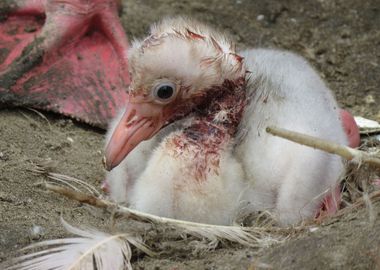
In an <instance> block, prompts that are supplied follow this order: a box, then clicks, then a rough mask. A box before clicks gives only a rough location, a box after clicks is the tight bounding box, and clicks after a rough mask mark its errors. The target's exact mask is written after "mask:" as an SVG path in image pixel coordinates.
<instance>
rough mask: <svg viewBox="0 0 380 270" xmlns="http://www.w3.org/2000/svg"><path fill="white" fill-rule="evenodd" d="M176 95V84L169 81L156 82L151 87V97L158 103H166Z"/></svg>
mask: <svg viewBox="0 0 380 270" xmlns="http://www.w3.org/2000/svg"><path fill="white" fill-rule="evenodd" d="M175 96H176V85H175V84H174V83H171V82H164V83H160V84H157V85H156V86H155V87H154V88H153V97H154V99H155V100H156V101H158V102H160V103H168V102H170V101H172V100H173V99H174V97H175Z"/></svg>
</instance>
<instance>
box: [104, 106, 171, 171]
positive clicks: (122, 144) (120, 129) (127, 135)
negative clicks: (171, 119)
mask: <svg viewBox="0 0 380 270" xmlns="http://www.w3.org/2000/svg"><path fill="white" fill-rule="evenodd" d="M164 118H165V117H164V116H163V106H161V105H158V104H154V103H151V102H136V103H134V102H131V101H130V102H129V103H128V104H127V109H126V110H125V113H124V115H123V116H122V118H121V120H120V122H119V123H118V124H117V126H116V129H115V130H114V132H113V134H112V137H111V140H110V141H109V143H108V145H107V147H106V151H105V162H104V163H105V167H106V169H107V170H108V171H110V170H112V169H113V168H114V167H116V166H117V165H119V164H120V162H121V161H123V159H124V158H125V157H126V156H127V155H128V154H129V152H131V151H132V150H133V149H134V148H135V147H136V146H137V145H138V144H139V143H140V142H141V141H144V140H147V139H150V138H151V137H152V136H153V135H154V134H156V133H157V132H158V131H159V130H160V129H161V127H162V126H163V125H164V123H165V121H166V120H165V119H164Z"/></svg>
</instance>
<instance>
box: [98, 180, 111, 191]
mask: <svg viewBox="0 0 380 270" xmlns="http://www.w3.org/2000/svg"><path fill="white" fill-rule="evenodd" d="M100 189H101V190H103V191H104V192H105V193H109V192H110V184H109V183H108V180H107V179H104V180H103V181H102V183H101V185H100Z"/></svg>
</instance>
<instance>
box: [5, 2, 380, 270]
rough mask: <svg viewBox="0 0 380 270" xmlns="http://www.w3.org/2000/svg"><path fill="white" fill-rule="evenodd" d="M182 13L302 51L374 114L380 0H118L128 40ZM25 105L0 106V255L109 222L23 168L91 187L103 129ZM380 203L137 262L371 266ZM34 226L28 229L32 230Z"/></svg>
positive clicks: (341, 93)
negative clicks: (280, 232) (245, 240)
mask: <svg viewBox="0 0 380 270" xmlns="http://www.w3.org/2000/svg"><path fill="white" fill-rule="evenodd" d="M180 14H183V15H190V16H194V17H196V18H197V19H200V20H203V21H205V22H208V23H210V24H212V25H214V26H217V27H219V28H220V29H224V30H225V31H227V32H228V33H230V34H231V35H232V36H233V37H234V38H235V39H236V40H237V41H238V43H239V44H240V46H241V47H244V46H247V47H249V46H255V47H276V48H283V49H289V50H292V51H295V52H297V53H299V54H301V55H303V56H304V57H306V58H307V59H308V60H309V61H310V62H311V63H312V65H313V66H314V67H315V68H316V69H317V70H318V71H319V73H320V74H321V75H322V76H323V77H324V79H325V80H326V81H327V83H328V84H329V85H330V87H331V88H332V90H333V91H334V92H335V93H336V96H337V99H338V101H339V103H340V105H341V106H342V107H344V108H348V109H349V110H351V111H352V112H353V113H354V114H355V115H361V116H364V117H367V118H371V119H374V120H377V121H380V106H379V103H380V76H379V74H380V50H379V48H380V27H379V25H380V1H378V0H373V1H356V0H346V1H343V0H341V1H323V0H320V1H301V0H294V1H271V0H269V1H248V0H246V1H244V0H236V1H227V0H215V1H190V0H189V1H174V0H173V1H169V0H160V1H153V0H140V1H124V12H123V14H122V20H123V24H124V26H125V28H126V31H127V33H128V35H129V37H130V38H131V39H132V38H133V37H142V36H143V34H144V33H145V32H146V30H147V29H148V26H149V24H150V23H152V22H154V21H156V20H158V19H160V18H162V17H163V16H170V15H180ZM43 114H44V115H45V116H46V117H47V118H46V119H45V118H44V117H42V116H41V115H39V114H37V113H36V112H34V111H29V110H25V109H12V110H7V109H3V110H0V262H1V261H4V260H6V259H8V258H10V257H11V256H13V255H14V252H15V251H16V250H17V249H19V248H21V247H24V246H25V245H27V244H29V243H33V242H36V241H39V240H42V239H52V238H56V237H63V236H66V233H65V232H64V230H63V229H62V226H61V225H60V216H61V215H63V216H64V217H65V219H66V220H67V221H68V222H71V223H73V224H92V225H94V226H95V225H96V226H97V227H100V228H103V227H108V223H109V220H108V219H107V217H103V218H102V217H99V215H97V214H96V213H94V212H93V211H91V210H89V209H88V208H87V207H86V206H84V205H82V204H79V203H76V202H73V201H69V200H67V199H65V198H63V197H60V196H58V195H56V194H52V193H48V192H46V191H45V190H44V189H43V188H41V187H40V186H39V185H38V183H39V182H41V181H43V180H44V179H45V177H43V176H41V175H36V174H33V173H32V172H30V171H29V170H28V169H30V168H33V164H34V163H36V162H46V160H47V159H51V160H52V161H54V162H55V164H54V165H53V166H54V168H55V170H56V171H58V172H60V173H64V174H67V175H72V176H76V177H78V178H80V179H83V180H86V181H88V182H89V183H91V184H93V185H95V186H99V184H100V182H101V180H102V178H103V173H104V172H103V169H102V165H101V156H102V153H101V152H102V148H103V142H102V141H103V134H102V132H100V131H99V130H96V129H93V128H91V127H88V126H85V125H81V124H78V123H75V122H73V121H71V120H69V119H66V118H63V117H60V116H56V115H51V114H48V113H45V112H44V113H43ZM379 210H380V205H379V204H374V205H373V209H372V210H371V211H369V210H368V209H366V208H361V209H360V210H359V211H358V212H353V213H350V214H347V215H344V216H342V217H340V218H339V219H335V220H333V221H330V222H329V223H327V224H324V225H323V226H321V227H319V228H318V229H317V230H316V231H313V232H311V231H308V232H304V233H301V234H296V235H294V236H293V237H292V238H290V239H289V240H287V241H285V242H284V243H280V244H277V245H274V246H272V247H268V248H263V249H260V250H258V249H248V248H239V247H230V248H226V247H224V248H223V247H222V248H219V249H217V250H216V251H213V252H211V251H210V252H207V253H202V254H198V255H192V254H188V255H187V256H186V255H183V254H182V255H179V254H172V255H166V256H163V257H161V258H159V259H157V258H149V257H147V256H145V257H144V256H140V257H138V259H137V260H136V261H135V262H134V266H135V268H136V269H247V268H250V269H380V249H379V247H380V219H379ZM33 228H34V229H33Z"/></svg>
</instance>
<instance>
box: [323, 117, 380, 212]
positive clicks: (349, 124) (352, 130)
mask: <svg viewBox="0 0 380 270" xmlns="http://www.w3.org/2000/svg"><path fill="white" fill-rule="evenodd" d="M340 118H341V121H342V125H343V128H344V131H345V133H346V135H347V138H348V146H350V147H352V148H356V147H359V145H360V133H359V127H358V125H357V124H356V122H355V119H354V117H353V116H352V114H351V113H349V112H348V111H346V110H340ZM379 180H380V179H379ZM340 203H341V192H340V185H338V186H337V187H336V188H335V190H334V191H333V192H332V193H329V194H328V195H327V196H326V197H325V198H324V199H323V202H322V205H321V207H320V209H319V210H318V213H317V214H316V218H321V217H322V218H323V217H324V216H332V215H334V214H335V213H336V212H337V211H338V210H339V205H340Z"/></svg>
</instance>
